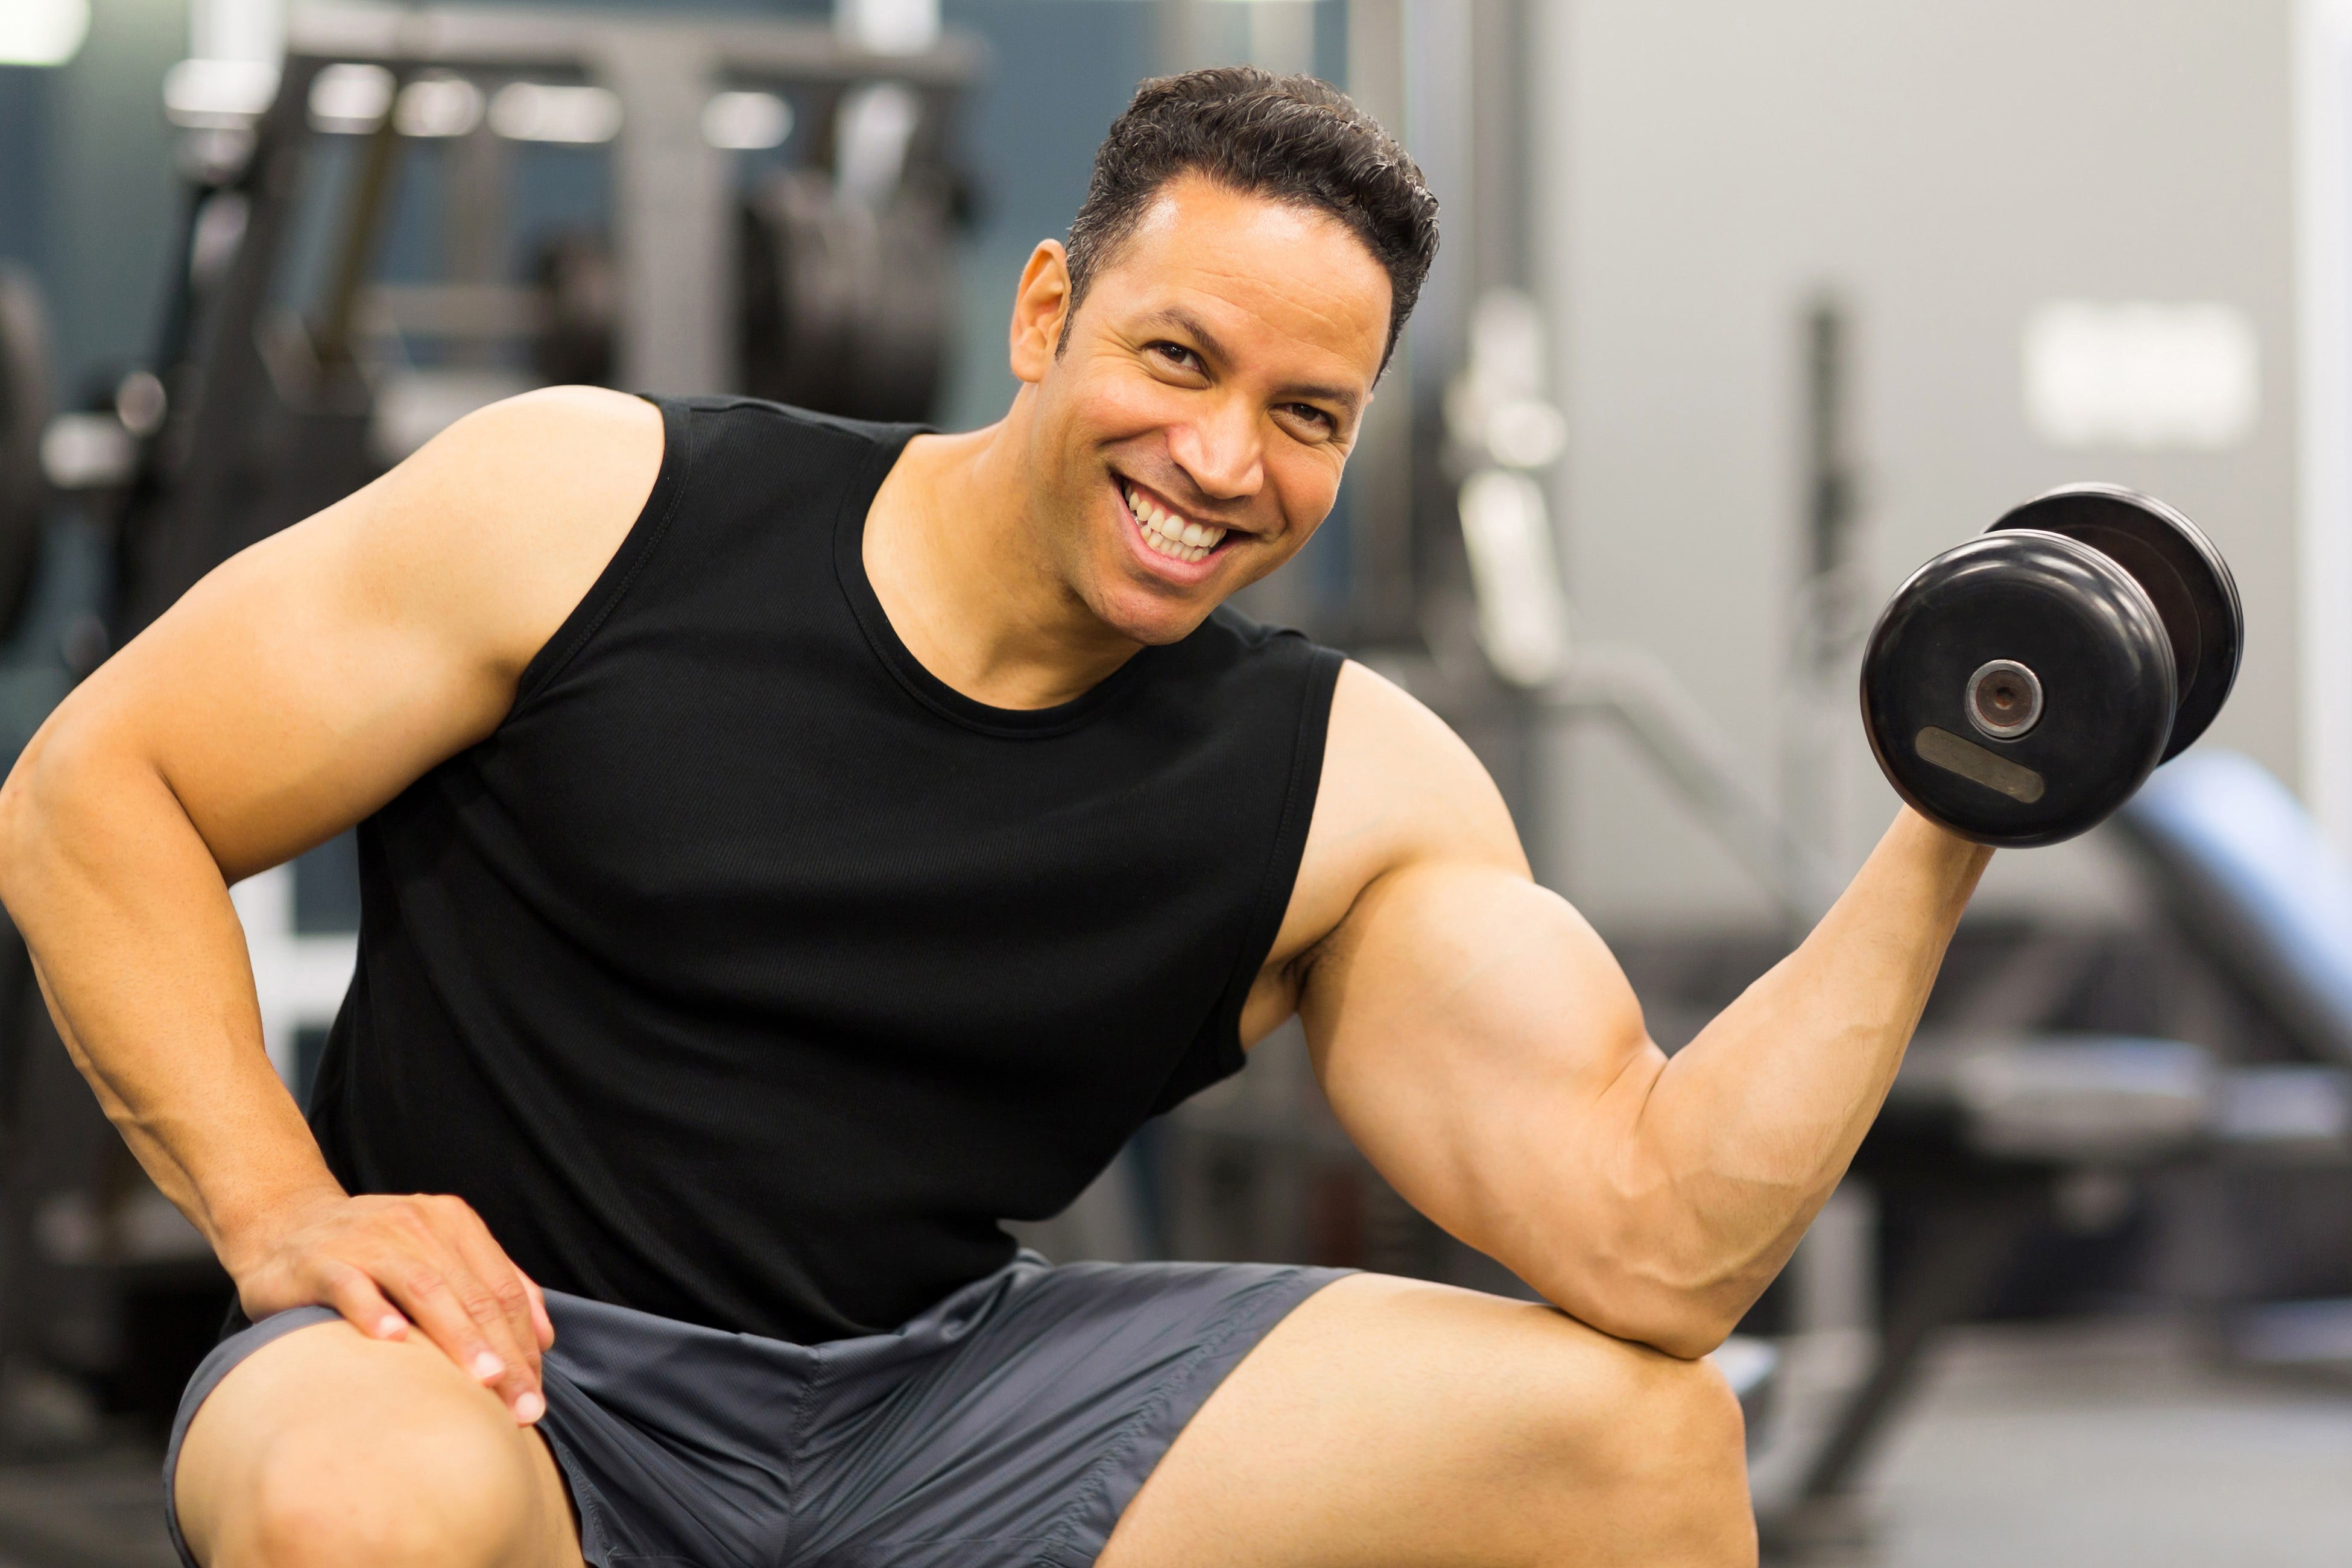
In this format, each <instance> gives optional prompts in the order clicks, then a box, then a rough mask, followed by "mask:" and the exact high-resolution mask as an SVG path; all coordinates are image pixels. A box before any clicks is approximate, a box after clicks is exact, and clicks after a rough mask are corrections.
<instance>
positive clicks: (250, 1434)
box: [172, 1320, 582, 1568]
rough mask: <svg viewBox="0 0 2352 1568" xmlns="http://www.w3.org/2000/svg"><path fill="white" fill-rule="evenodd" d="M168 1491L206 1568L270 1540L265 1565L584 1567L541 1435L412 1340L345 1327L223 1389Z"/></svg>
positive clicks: (188, 1440) (195, 1427) (239, 1375)
mask: <svg viewBox="0 0 2352 1568" xmlns="http://www.w3.org/2000/svg"><path fill="white" fill-rule="evenodd" d="M172 1483H173V1501H174V1507H175V1509H176V1511H177V1513H178V1517H179V1523H180V1529H181V1532H182V1534H183V1535H184V1538H185V1539H186V1541H187V1543H188V1546H189V1549H190V1550H191V1551H192V1552H194V1555H195V1557H196V1559H197V1561H198V1562H200V1563H239V1562H246V1561H251V1560H254V1559H256V1558H257V1556H259V1555H260V1554H261V1551H262V1546H263V1544H264V1543H265V1542H268V1543H273V1551H272V1556H273V1560H274V1558H275V1557H276V1556H278V1555H282V1554H284V1553H283V1543H284V1542H287V1541H289V1540H292V1541H295V1542H298V1543H299V1542H303V1541H306V1540H309V1541H313V1542H317V1543H319V1544H320V1550H321V1551H323V1552H324V1555H322V1556H318V1557H316V1558H312V1557H311V1554H310V1552H307V1551H297V1552H294V1555H296V1556H297V1557H300V1558H304V1559H306V1560H317V1561H333V1562H339V1563H360V1562H364V1561H368V1560H370V1559H380V1560H386V1561H390V1560H400V1559H404V1558H410V1557H416V1558H417V1559H418V1560H426V1561H446V1562H449V1563H474V1562H479V1563H499V1564H507V1563H511V1564H514V1565H516V1568H577V1565H578V1564H580V1563H581V1561H582V1559H581V1555H580V1547H579V1541H578V1534H577V1531H576V1528H575V1526H574V1524H573V1521H572V1506H571V1502H570V1499H569V1495H568V1493H567V1491H566V1489H565V1487H564V1483H563V1479H562V1474H561V1472H560V1471H559V1470H558V1469H557V1468H556V1465H555V1462H554V1459H553V1457H552V1456H551V1454H550V1453H549V1451H548V1447H547V1444H546V1443H545V1442H544V1441H543V1440H542V1439H541V1436H540V1435H539V1433H538V1432H537V1431H536V1430H535V1429H532V1428H529V1427H523V1426H517V1425H516V1424H515V1422H514V1419H513V1417H512V1416H511V1415H509V1414H508V1412H507V1410H506V1408H505V1407H504V1406H503V1405H500V1404H499V1400H498V1397H497V1396H496V1395H495V1394H492V1393H490V1392H489V1391H488V1390H487V1389H485V1388H483V1387H481V1386H480V1385H479V1384H476V1383H475V1382H474V1381H473V1380H472V1379H471V1378H469V1377H467V1375H466V1374H465V1373H462V1372H460V1371H459V1370H458V1368H457V1366H456V1365H455V1363H452V1362H450V1360H449V1359H448V1357H447V1356H446V1355H445V1354H444V1353H443V1352H441V1351H440V1350H439V1349H438V1348H436V1346H434V1345H433V1344H431V1343H430V1342H427V1341H425V1339H424V1338H423V1337H422V1336H420V1335H415V1334H412V1335H410V1336H409V1337H408V1338H407V1339H404V1340H398V1341H382V1340H371V1339H369V1338H367V1337H366V1336H364V1335H362V1334H361V1333H360V1332H359V1331H356V1330H355V1329H353V1328H352V1327H351V1325H350V1324H348V1323H345V1322H343V1321H341V1320H333V1321H322V1322H319V1323H314V1324H311V1325H310V1326H308V1327H305V1328H300V1329H297V1330H295V1331H293V1332H291V1333H288V1334H286V1335H284V1336H283V1337H282V1338H278V1339H276V1340H273V1341H271V1342H268V1343H267V1344H265V1345H263V1346H261V1348H259V1349H258V1350H257V1351H255V1352H253V1353H252V1354H251V1355H250V1356H248V1357H247V1358H246V1359H245V1360H244V1361H242V1362H240V1363H238V1364H237V1365H236V1368H235V1369H234V1370H232V1371H231V1372H230V1373H228V1374H227V1375H226V1377H225V1378H223V1379H222V1380H221V1382H220V1384H218V1385H217V1386H216V1387H215V1388H214V1389H213V1391H212V1393H211V1394H210V1395H209V1396H207V1397H206V1398H205V1402H204V1404H203V1405H202V1406H201V1407H200V1408H198V1410H197V1411H196V1413H195V1415H194V1419H193V1420H192V1421H191V1422H190V1423H189V1425H188V1428H187V1433H186V1436H185V1437H184V1439H183V1440H182V1443H181V1446H180V1451H179V1459H178V1464H177V1468H176V1469H175V1470H174V1472H173V1477H172ZM428 1533H429V1534H431V1535H432V1537H433V1539H430V1540H425V1539H421V1538H420V1537H421V1535H422V1534H428ZM444 1536H446V1543H444V1542H442V1539H441V1538H442V1537H444ZM386 1542H389V1543H392V1544H387V1545H384V1546H383V1550H382V1551H381V1552H379V1551H377V1550H374V1549H373V1543H386Z"/></svg>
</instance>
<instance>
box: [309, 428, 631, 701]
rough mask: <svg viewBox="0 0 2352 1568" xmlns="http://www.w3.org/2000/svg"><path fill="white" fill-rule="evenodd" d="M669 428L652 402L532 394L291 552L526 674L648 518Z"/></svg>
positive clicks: (416, 463)
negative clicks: (533, 658)
mask: <svg viewBox="0 0 2352 1568" xmlns="http://www.w3.org/2000/svg"><path fill="white" fill-rule="evenodd" d="M665 423H666V422H665V419H664V416H663V411H662V410H661V409H660V408H658V407H656V405H653V404H651V403H648V402H646V401H645V400H644V399H642V398H638V397H632V396H628V395H624V394H621V393H616V392H609V391H605V390H604V389H603V388H599V387H584V386H565V387H551V388H546V389H543V390H541V391H538V392H530V393H525V394H523V395H520V396H519V397H512V398H509V399H507V400H505V401H504V402H500V403H496V404H492V405H489V406H488V407H487V408H482V409H478V410H477V411H475V412H474V413H472V414H469V415H467V416H466V417H464V418H463V419H460V420H458V421H457V423H456V424H454V425H452V426H449V428H447V429H446V430H444V431H443V432H441V434H439V435H438V436H436V437H434V438H433V439H432V440H431V441H428V442H427V443H425V446H424V447H421V448H419V449H418V450H417V452H416V453H415V455H414V456H412V457H410V458H408V460H407V461H405V462H404V463H402V464H401V465H400V466H399V467H398V468H394V469H393V470H392V471H391V472H390V473H388V474H386V475H384V476H383V478H382V479H378V480H376V481H375V482H374V483H373V484H372V485H369V486H368V487H367V488H366V489H362V490H361V491H359V492H358V493H357V494H355V495H352V496H351V497H349V498H347V499H346V500H342V501H340V502H338V503H337V504H336V505H335V506H333V507H331V508H330V509H329V510H327V511H326V512H324V513H322V514H320V516H319V517H317V518H314V519H312V520H310V521H309V522H306V523H304V524H301V525H300V526H299V528H297V529H295V530H290V531H289V536H291V537H289V539H288V541H287V542H288V546H289V548H294V549H302V550H307V551H310V552H314V553H315V554H316V558H317V559H318V560H319V562H320V566H321V568H322V569H324V570H326V571H329V572H331V573H332V574H334V575H335V576H336V577H338V578H339V579H340V580H341V582H343V583H344V584H346V585H347V586H348V587H349V589H351V590H352V591H353V592H355V593H356V594H358V595H361V596H362V597H363V598H364V599H365V600H367V601H369V602H371V603H372V604H373V605H379V606H382V607H383V608H385V609H388V610H390V611H392V612H393V613H394V614H395V615H396V616H397V617H398V618H399V619H401V620H402V621H404V622H406V623H409V624H413V625H418V626H436V627H439V628H441V629H442V630H443V631H444V632H446V634H448V635H450V636H454V637H458V638H460V639H461V640H462V641H463V642H465V643H467V644H469V645H471V646H473V647H475V648H477V649H478V652H479V654H480V655H481V656H482V657H484V658H488V660H489V661H490V663H491V664H492V665H493V666H494V667H498V668H504V669H507V670H509V672H514V671H520V668H521V667H522V665H523V664H526V663H528V662H529V660H530V657H531V655H532V654H534V653H535V652H536V651H537V650H538V648H539V647H540V646H541V644H542V643H543V642H544V641H545V640H546V638H547V637H549V636H551V635H552V633H553V631H554V629H555V627H556V626H558V625H560V624H561V623H562V620H563V618H564V617H565V616H568V615H570V614H571V612H572V607H573V606H574V605H577V604H578V603H579V602H580V600H581V598H582V597H583V596H584V595H586V594H587V592H588V590H589V588H590V586H591V585H592V584H593V583H594V582H595V580H596V578H597V576H598V575H599V574H601V573H602V572H603V571H604V567H605V565H606V563H609V562H610V561H611V560H612V559H613V557H614V554H615V553H616V552H618V551H619V549H620V547H621V543H622V542H623V541H624V540H625V538H627V536H628V533H629V531H630V529H631V528H632V527H633V526H635V522H636V521H637V518H638V517H639V515H640V514H641V513H642V512H643V511H644V510H645V509H646V504H647V502H648V500H650V499H651V497H652V496H653V494H654V489H655V485H656V480H657V479H659V477H660V474H661V471H662V468H663V466H664V455H665V447H666V437H665V430H664V426H665ZM304 536H307V538H308V539H309V541H310V543H309V544H307V545H306V544H304V543H303V542H302V538H303V537H304Z"/></svg>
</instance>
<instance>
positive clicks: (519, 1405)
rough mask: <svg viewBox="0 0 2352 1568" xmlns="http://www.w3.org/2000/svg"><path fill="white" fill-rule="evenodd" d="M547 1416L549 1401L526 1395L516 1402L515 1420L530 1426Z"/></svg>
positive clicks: (534, 1395) (537, 1396)
mask: <svg viewBox="0 0 2352 1568" xmlns="http://www.w3.org/2000/svg"><path fill="white" fill-rule="evenodd" d="M546 1414H547V1401H546V1400H544V1399H541V1397H540V1396H539V1395H538V1394H524V1395H523V1396H522V1397H521V1398H520V1399H518V1400H516V1401H515V1419H516V1420H518V1421H520V1422H521V1423H522V1424H523V1425H524V1426H530V1424H531V1423H532V1422H534V1421H536V1420H538V1419H539V1418H540V1417H541V1416H542V1415H546Z"/></svg>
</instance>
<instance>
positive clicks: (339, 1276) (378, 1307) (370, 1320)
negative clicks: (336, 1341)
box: [325, 1264, 408, 1340]
mask: <svg viewBox="0 0 2352 1568" xmlns="http://www.w3.org/2000/svg"><path fill="white" fill-rule="evenodd" d="M325 1294H326V1298H327V1301H326V1304H327V1305H328V1306H331V1307H332V1308H334V1310H336V1311H338V1312H341V1314H342V1315H343V1317H344V1319H345V1321H348V1322H349V1323H350V1324H351V1325H352V1327H353V1328H355V1329H357V1330H358V1331H360V1332H362V1333H363V1334H365V1335H366V1336H367V1337H368V1338H370V1339H372V1340H396V1339H401V1338H404V1337H405V1336H406V1334H407V1332H408V1320H407V1319H406V1318H404V1317H402V1316H401V1315H400V1311H399V1310H398V1309H397V1308H395V1307H394V1306H393V1304H392V1303H391V1302H390V1301H387V1300H384V1297H383V1291H381V1290H379V1289H376V1288H375V1281H374V1280H373V1279H369V1278H368V1277H367V1276H366V1275H365V1274H363V1273H362V1272H361V1271H360V1270H359V1269H356V1268H352V1267H351V1266H350V1265H348V1264H341V1265H338V1266H336V1267H335V1268H333V1269H331V1271H330V1272H329V1274H328V1277H327V1279H326V1281H325Z"/></svg>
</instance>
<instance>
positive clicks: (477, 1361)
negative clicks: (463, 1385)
mask: <svg viewBox="0 0 2352 1568" xmlns="http://www.w3.org/2000/svg"><path fill="white" fill-rule="evenodd" d="M506 1369H507V1363H504V1362H502V1361H500V1360H499V1358H498V1357H496V1356H494V1355H492V1354H491V1353H490V1352H488V1351H484V1352H482V1353H481V1354H479V1355H478V1356H476V1357H475V1358H474V1375H475V1376H476V1377H478V1378H480V1379H481V1380H482V1381H483V1382H484V1383H488V1382H489V1381H490V1379H492V1378H494V1377H497V1376H499V1374H500V1373H504V1372H505V1371H506Z"/></svg>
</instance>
